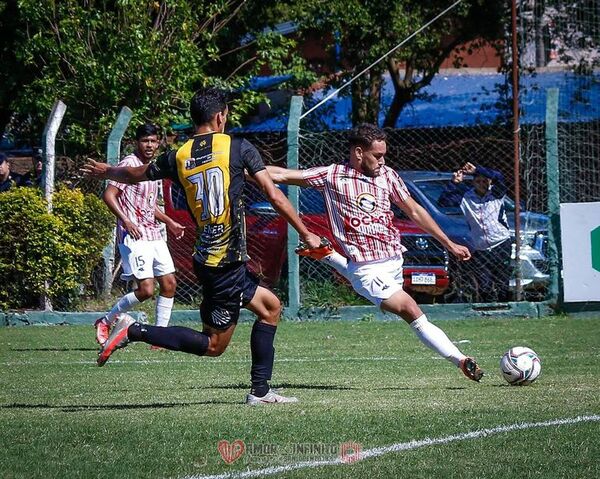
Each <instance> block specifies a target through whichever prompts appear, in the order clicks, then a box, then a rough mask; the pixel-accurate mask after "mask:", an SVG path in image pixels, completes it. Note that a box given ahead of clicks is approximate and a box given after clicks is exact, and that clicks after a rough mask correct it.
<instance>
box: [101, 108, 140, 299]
mask: <svg viewBox="0 0 600 479" xmlns="http://www.w3.org/2000/svg"><path fill="white" fill-rule="evenodd" d="M132 116H133V112H132V111H131V110H130V109H129V108H127V107H126V106H124V107H123V108H121V111H120V112H119V116H118V117H117V121H116V122H115V125H114V126H113V128H112V130H111V132H110V135H109V136H108V142H107V144H106V162H107V163H108V164H109V165H116V164H117V163H118V162H119V158H120V156H121V141H122V140H123V136H124V135H125V130H127V127H128V126H129V122H130V121H131V117H132ZM105 186H106V183H105ZM102 257H103V259H104V271H103V273H104V274H103V281H102V294H103V295H105V296H108V295H109V294H110V291H111V289H112V284H113V268H114V264H115V230H114V229H113V234H112V235H111V237H110V240H109V242H108V244H107V245H106V247H105V248H104V251H103V252H102Z"/></svg>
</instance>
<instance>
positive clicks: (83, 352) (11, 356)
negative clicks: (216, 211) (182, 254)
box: [0, 317, 600, 479]
mask: <svg viewBox="0 0 600 479" xmlns="http://www.w3.org/2000/svg"><path fill="white" fill-rule="evenodd" d="M437 324H438V325H440V326H441V327H442V328H443V329H444V330H445V331H446V332H447V333H448V335H449V336H450V337H451V338H452V339H453V340H455V341H457V342H459V347H460V348H461V349H462V350H463V351H464V352H466V353H469V354H473V355H475V356H476V357H477V359H478V360H479V362H480V363H481V364H482V366H483V367H484V369H485V370H486V371H487V376H486V377H485V378H484V380H483V381H482V383H481V384H477V383H474V382H471V381H469V380H467V379H466V378H465V377H464V376H463V375H462V374H461V373H460V372H459V371H458V370H457V369H456V368H454V366H453V365H451V364H450V363H448V362H447V361H444V360H442V359H439V358H436V357H434V355H433V353H431V352H430V351H429V350H428V349H426V348H425V347H424V346H422V345H421V343H420V342H418V340H417V339H416V337H415V336H414V335H413V333H412V331H411V330H410V328H409V327H408V326H406V325H405V324H404V323H402V322H368V321H362V322H321V323H290V322H285V323H282V324H281V326H280V328H279V332H278V336H277V343H276V348H277V355H276V364H275V373H274V380H273V385H274V386H276V387H277V386H278V387H282V388H283V391H282V392H284V393H285V394H288V395H295V396H297V397H299V398H300V400H301V402H300V403H299V404H290V405H276V406H269V407H258V408H252V407H248V406H245V405H244V404H243V399H244V397H245V394H246V392H247V384H248V382H249V368H250V360H249V334H250V325H249V324H247V323H246V324H240V325H239V326H238V330H237V331H236V334H235V336H234V338H233V341H232V345H231V346H230V349H228V350H227V351H226V352H225V354H224V355H223V356H221V357H220V358H216V359H214V358H213V359H211V358H198V357H195V356H191V355H186V354H183V353H175V352H166V351H164V352H162V351H150V350H149V349H148V346H147V345H144V344H135V345H131V346H130V347H128V348H126V349H124V350H121V351H117V352H116V353H115V354H114V356H113V358H112V359H111V360H110V361H109V362H108V364H107V365H106V366H105V367H103V368H98V367H97V366H96V365H95V357H96V348H95V344H94V342H93V329H92V327H91V326H51V327H18V328H0V364H1V366H0V371H1V375H0V384H1V388H0V425H1V426H0V459H1V460H0V477H2V478H16V477H19V478H34V477H43V478H69V477H84V478H92V477H102V478H130V477H136V478H167V477H168V478H184V477H191V476H195V477H203V476H206V475H214V474H220V475H223V476H222V477H231V478H235V477H264V476H266V475H267V472H269V471H263V472H257V473H256V474H254V475H253V474H252V473H250V474H249V475H248V476H239V475H238V474H237V473H238V472H240V471H255V470H260V469H264V468H269V467H277V466H282V469H274V470H272V471H279V472H278V473H277V474H276V475H277V477H285V478H303V477H310V478H345V477H353V478H387V477H389V478H396V477H410V478H453V477H461V478H486V477H491V478H511V479H512V478H514V477H543V478H558V477H569V478H588V477H589V478H597V477H600V422H599V421H598V419H600V417H598V415H600V394H599V391H600V319H568V318H564V317H556V318H544V319H513V320H506V319H493V318H490V319H484V320H470V321H459V320H457V321H444V322H438V323H437ZM516 345H523V346H529V347H531V348H533V349H534V350H536V351H537V352H538V354H539V355H540V357H541V359H542V375H541V377H540V378H539V379H538V381H537V382H535V383H534V384H533V385H531V386H526V387H512V386H508V385H507V384H506V383H505V382H504V380H503V379H502V378H501V376H500V374H499V370H498V362H499V359H500V356H501V355H502V353H503V352H504V351H505V350H506V349H508V348H509V347H510V346H516ZM580 416H585V417H583V418H581V420H580V421H579V422H574V421H572V420H574V419H575V418H577V417H580ZM589 416H592V417H589ZM557 419H566V420H567V421H566V423H565V424H550V425H548V424H545V425H544V424H539V425H538V426H534V423H544V422H549V421H553V420H557ZM524 423H526V424H524ZM515 424H524V425H523V426H522V427H521V428H520V429H507V430H504V431H503V430H492V431H488V433H485V432H482V431H483V430H484V429H493V428H497V427H498V426H512V425H515ZM477 431H479V432H478V433H477ZM469 432H476V433H475V434H473V435H472V436H467V433H469ZM428 438H429V439H430V441H427V439H428ZM222 440H226V441H234V440H240V441H243V443H244V446H245V452H244V453H243V454H242V455H241V456H240V457H239V458H238V459H237V460H235V461H234V462H232V464H227V463H226V462H225V461H224V460H223V458H222V457H221V455H220V453H219V451H218V450H217V446H218V443H219V441H222ZM432 440H437V441H432ZM411 441H415V442H412V443H411ZM419 441H420V442H419ZM346 442H355V443H357V444H358V445H359V446H358V447H360V449H361V450H362V452H363V453H365V452H367V453H369V454H374V456H375V457H370V458H367V459H363V460H361V461H357V462H354V463H351V464H342V463H339V464H330V465H322V466H320V467H312V466H314V465H315V464H314V463H315V461H319V460H333V459H335V458H336V456H337V455H338V452H337V451H338V450H339V447H340V445H341V444H342V443H346ZM238 445H241V443H238ZM393 445H396V450H390V449H381V450H376V449H375V448H379V447H382V448H385V447H387V446H393ZM378 453H380V455H377V454H378ZM299 463H305V464H304V465H301V466H302V467H300V466H298V464H299ZM294 465H296V466H297V467H299V468H298V469H295V470H289V471H287V469H285V467H283V466H294ZM272 471H271V472H272Z"/></svg>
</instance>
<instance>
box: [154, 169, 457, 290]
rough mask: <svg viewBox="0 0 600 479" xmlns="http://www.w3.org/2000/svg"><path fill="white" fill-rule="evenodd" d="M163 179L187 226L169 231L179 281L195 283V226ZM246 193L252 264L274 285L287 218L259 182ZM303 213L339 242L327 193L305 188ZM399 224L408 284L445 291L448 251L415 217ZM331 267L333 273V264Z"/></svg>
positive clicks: (168, 202)
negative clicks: (175, 233) (176, 234)
mask: <svg viewBox="0 0 600 479" xmlns="http://www.w3.org/2000/svg"><path fill="white" fill-rule="evenodd" d="M163 184H164V197H165V212H166V214H167V215H168V216H170V217H171V218H173V219H175V220H176V221H178V222H179V223H181V224H183V225H184V226H186V233H185V235H184V237H183V238H182V239H180V240H177V239H175V238H172V237H169V239H168V244H169V249H170V250H171V254H172V255H173V260H174V262H175V266H176V268H177V270H178V273H177V276H178V282H179V284H182V283H185V284H188V285H189V283H190V282H194V283H195V278H194V273H193V268H192V256H191V255H192V252H193V248H194V242H195V239H196V236H195V231H196V226H195V223H194V220H193V219H192V217H191V215H190V213H189V212H188V210H187V209H186V206H185V199H184V198H183V196H182V194H180V193H179V192H178V191H177V190H175V189H174V191H173V194H172V192H171V182H170V181H169V180H164V182H163ZM282 188H285V187H282ZM245 195H246V198H245V199H246V203H245V204H246V205H248V206H247V210H246V231H247V239H248V254H249V255H250V258H251V260H250V262H249V267H250V269H251V270H253V271H254V272H255V273H257V274H258V275H259V277H261V278H262V280H263V281H264V282H265V284H266V285H267V286H273V285H275V284H277V283H278V282H279V280H280V277H281V274H282V271H285V270H286V268H285V264H286V260H287V223H286V222H285V220H283V218H281V217H280V216H279V215H278V214H277V213H276V212H275V211H274V209H273V208H272V207H271V205H270V203H269V202H267V201H266V200H265V198H264V196H263V195H262V193H261V192H259V191H258V189H257V187H256V186H255V185H252V184H248V185H247V186H246V191H245ZM182 208H183V209H182ZM300 216H301V218H302V220H303V221H304V222H305V224H306V225H307V227H308V228H309V229H310V230H311V231H312V232H314V233H315V234H317V235H319V236H325V237H327V238H328V239H329V240H330V241H331V242H332V243H333V244H334V245H335V242H334V241H333V237H332V235H331V230H330V228H329V224H328V220H327V215H326V213H325V207H324V203H323V197H322V196H321V194H320V193H319V192H318V191H316V190H314V189H311V188H304V189H301V190H300ZM394 224H395V225H396V227H398V229H399V230H400V232H401V234H402V244H403V246H404V247H405V248H406V249H407V250H406V252H405V253H404V288H405V289H406V290H407V291H412V292H415V293H424V294H426V295H430V296H439V295H442V294H444V293H445V292H446V290H447V289H448V286H449V276H448V253H447V251H446V250H445V249H444V248H443V247H442V246H441V245H440V244H439V243H438V242H437V241H436V240H435V239H434V238H433V237H432V236H431V235H429V234H427V233H425V232H424V231H422V230H421V229H419V228H418V227H417V226H416V225H415V224H414V223H412V222H411V221H408V220H403V219H400V218H398V217H396V218H394ZM303 261H314V260H310V259H304V260H303ZM327 268H328V267H327ZM328 269H329V268H328ZM331 273H332V274H333V270H331ZM301 274H302V273H301Z"/></svg>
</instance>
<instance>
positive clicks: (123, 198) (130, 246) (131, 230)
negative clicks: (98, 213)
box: [94, 124, 185, 345]
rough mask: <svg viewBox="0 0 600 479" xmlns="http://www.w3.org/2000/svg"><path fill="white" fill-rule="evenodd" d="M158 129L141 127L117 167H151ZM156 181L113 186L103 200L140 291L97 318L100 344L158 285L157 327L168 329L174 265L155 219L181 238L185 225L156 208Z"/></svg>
mask: <svg viewBox="0 0 600 479" xmlns="http://www.w3.org/2000/svg"><path fill="white" fill-rule="evenodd" d="M158 146H159V141H158V129H157V128H156V126H154V125H150V124H144V125H140V126H139V127H138V129H137V130H136V150H135V152H134V153H133V154H131V155H128V156H126V157H125V158H123V159H122V160H121V162H120V163H119V165H118V166H134V167H135V166H142V165H145V164H147V163H149V162H150V161H151V160H152V159H153V158H154V155H155V154H156V150H157V149H158ZM157 196H158V182H157V181H144V182H142V183H137V184H125V183H118V182H116V181H109V182H108V186H107V187H106V190H105V191H104V195H103V199H104V201H105V203H106V204H107V205H108V207H109V209H110V210H111V211H112V212H113V213H114V214H115V216H116V217H117V220H118V221H117V242H118V245H119V251H120V253H121V260H122V264H123V274H122V275H121V277H122V278H123V279H126V280H132V279H135V280H136V281H137V283H138V288H137V289H136V290H135V291H133V292H131V293H127V294H126V295H124V296H123V297H122V298H121V299H119V301H117V303H116V304H115V305H114V306H113V308H112V309H111V310H110V312H109V313H107V315H106V316H103V317H102V318H100V319H98V320H97V321H96V322H95V324H94V326H95V327H96V340H97V341H98V343H100V345H102V344H103V343H104V342H105V341H106V339H107V338H108V334H109V329H110V325H111V324H112V323H113V322H114V321H115V317H116V316H117V314H119V313H121V312H125V311H128V310H130V309H131V308H133V307H134V306H135V305H136V304H138V303H141V302H143V301H145V300H147V299H148V298H151V297H152V296H153V295H154V280H155V279H156V281H157V282H158V285H159V287H160V292H159V296H158V298H157V299H156V325H157V326H167V325H168V324H169V319H170V317H171V310H172V308H173V297H174V296H175V287H176V281H175V274H174V273H175V266H174V264H173V259H172V258H171V253H170V252H169V248H168V247H167V243H166V241H165V240H164V239H163V237H162V233H161V229H160V226H159V224H158V223H157V221H156V220H159V221H161V222H163V223H165V224H166V225H167V227H168V228H169V230H170V231H171V232H172V233H173V234H174V235H175V236H176V237H181V236H183V233H184V228H185V227H184V226H182V225H180V224H179V223H177V222H176V221H174V220H172V219H171V218H169V217H168V216H167V215H165V214H164V213H163V212H162V211H161V210H160V209H159V208H158V207H157V206H156V199H157Z"/></svg>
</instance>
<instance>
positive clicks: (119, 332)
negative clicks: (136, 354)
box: [97, 314, 135, 366]
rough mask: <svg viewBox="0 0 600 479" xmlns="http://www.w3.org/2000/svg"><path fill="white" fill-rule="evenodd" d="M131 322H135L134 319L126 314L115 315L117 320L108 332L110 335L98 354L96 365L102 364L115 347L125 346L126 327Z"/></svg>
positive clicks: (127, 340) (127, 327)
mask: <svg viewBox="0 0 600 479" xmlns="http://www.w3.org/2000/svg"><path fill="white" fill-rule="evenodd" d="M133 323H135V319H133V318H132V317H131V316H129V315H128V314H119V315H118V316H117V321H116V323H115V325H114V327H113V329H112V331H111V333H110V336H109V337H108V339H107V340H106V342H105V343H104V346H102V349H101V350H100V353H99V354H98V360H97V363H98V366H104V364H105V363H106V361H108V358H110V355H111V354H112V353H114V352H115V351H116V350H117V349H121V348H124V347H125V346H127V344H128V343H129V338H128V337H127V329H129V326H131V325H132V324H133Z"/></svg>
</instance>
